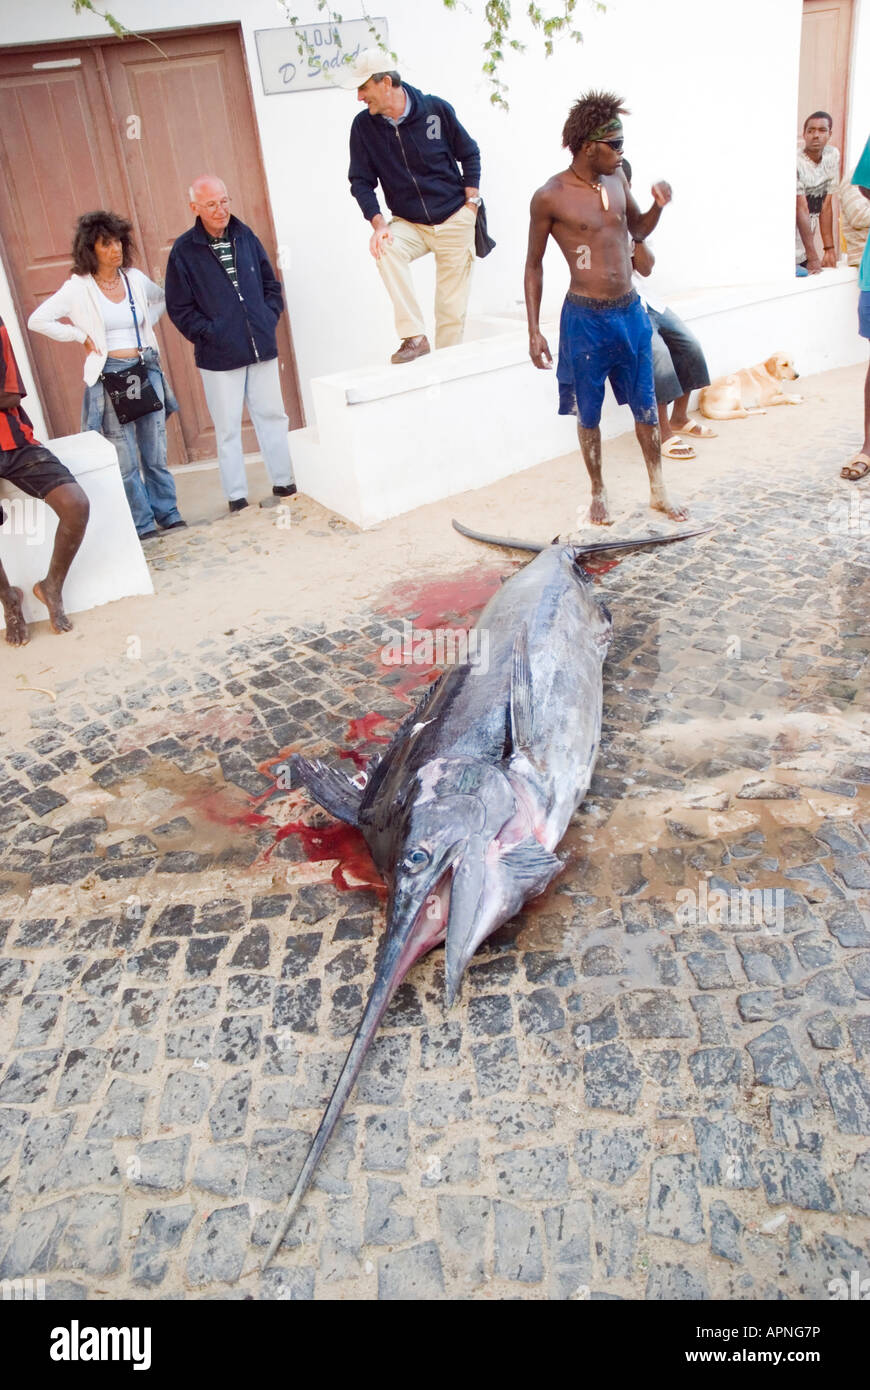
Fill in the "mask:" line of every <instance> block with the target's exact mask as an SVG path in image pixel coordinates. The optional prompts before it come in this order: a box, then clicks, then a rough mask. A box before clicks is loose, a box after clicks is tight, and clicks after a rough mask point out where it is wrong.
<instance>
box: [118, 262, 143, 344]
mask: <svg viewBox="0 0 870 1390" xmlns="http://www.w3.org/2000/svg"><path fill="white" fill-rule="evenodd" d="M121 276H122V278H123V281H124V284H125V285H126V286H127V298H128V299H129V301H130V313H131V314H132V315H133V327H134V328H135V330H136V346H137V348H138V349H139V356H140V357H141V356H142V351H143V349H142V339H141V338H140V336H139V320H138V319H137V318H136V305H135V304H134V303H133V291H132V290H131V288H130V281H129V280H128V279H127V277H126V275H125V274H124V272H123V270H122V271H121Z"/></svg>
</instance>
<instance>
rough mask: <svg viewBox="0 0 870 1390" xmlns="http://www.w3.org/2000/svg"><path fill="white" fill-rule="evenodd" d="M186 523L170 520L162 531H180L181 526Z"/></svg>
mask: <svg viewBox="0 0 870 1390" xmlns="http://www.w3.org/2000/svg"><path fill="white" fill-rule="evenodd" d="M186 525H187V522H186V521H170V523H169V525H168V526H164V527H163V529H164V531H180V530H181V528H182V527H183V526H186Z"/></svg>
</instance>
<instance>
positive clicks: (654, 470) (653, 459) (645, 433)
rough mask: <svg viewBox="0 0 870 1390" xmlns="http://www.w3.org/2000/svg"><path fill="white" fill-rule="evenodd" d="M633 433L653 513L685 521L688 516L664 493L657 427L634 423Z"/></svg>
mask: <svg viewBox="0 0 870 1390" xmlns="http://www.w3.org/2000/svg"><path fill="white" fill-rule="evenodd" d="M634 432H635V434H636V435H637V437H638V440H639V442H640V447H641V449H642V450H643V458H644V463H645V464H646V471H647V473H648V474H649V504H650V506H651V507H652V508H653V510H654V511H657V512H664V513H665V514H666V516H669V517H670V518H671V520H672V521H685V519H686V517H687V516H688V515H689V513H688V511H687V510H686V508H685V507H683V506H681V505H680V503H679V502H671V501H670V499H669V498H668V495H667V493H666V491H665V482H664V478H663V477H662V446H661V439H660V437H659V427H658V425H643V424H641V422H640V421H639V420H635V422H634Z"/></svg>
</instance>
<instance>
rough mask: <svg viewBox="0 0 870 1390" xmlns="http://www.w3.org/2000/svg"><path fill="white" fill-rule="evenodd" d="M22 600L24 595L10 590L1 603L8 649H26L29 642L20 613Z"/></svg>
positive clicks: (21, 613) (16, 590)
mask: <svg viewBox="0 0 870 1390" xmlns="http://www.w3.org/2000/svg"><path fill="white" fill-rule="evenodd" d="M23 598H24V594H23V593H22V592H21V590H20V589H13V588H10V590H9V597H8V598H7V599H4V601H3V613H4V615H5V618H6V641H7V642H8V643H9V645H10V647H26V646H27V643H28V642H29V641H30V633H29V632H28V630H27V624H26V622H25V621H24V614H23V612H22V611H21V600H22V599H23Z"/></svg>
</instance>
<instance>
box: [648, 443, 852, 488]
mask: <svg viewBox="0 0 870 1390" xmlns="http://www.w3.org/2000/svg"><path fill="white" fill-rule="evenodd" d="M662 453H664V446H662ZM868 473H870V458H868V456H867V455H866V454H862V453H857V454H855V455H853V457H852V458H850V459H849V462H848V463H844V464H843V467H842V468H841V469H840V477H841V478H845V479H846V480H847V482H850V483H856V482H857V481H858V479H859V478H864V477H866V476H867V474H868Z"/></svg>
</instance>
